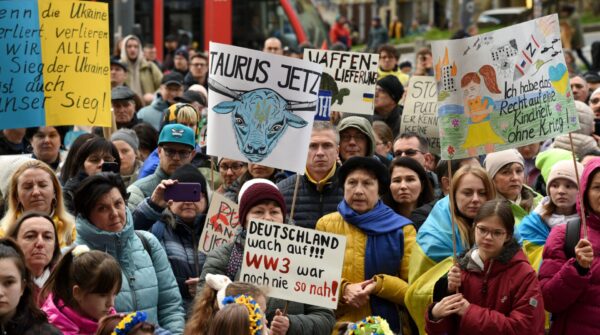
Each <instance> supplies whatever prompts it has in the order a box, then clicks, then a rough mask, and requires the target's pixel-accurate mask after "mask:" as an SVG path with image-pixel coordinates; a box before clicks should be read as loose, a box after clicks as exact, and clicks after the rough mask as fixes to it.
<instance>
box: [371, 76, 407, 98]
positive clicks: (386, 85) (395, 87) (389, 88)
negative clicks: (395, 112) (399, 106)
mask: <svg viewBox="0 0 600 335" xmlns="http://www.w3.org/2000/svg"><path fill="white" fill-rule="evenodd" d="M377 85H378V86H379V87H381V88H382V89H383V90H384V91H385V92H386V93H387V94H389V95H390V97H392V99H393V100H394V101H395V102H396V103H398V102H399V101H400V98H402V94H404V86H402V84H401V83H400V80H398V78H396V76H394V75H387V76H385V77H383V78H381V79H379V81H378V82H377Z"/></svg>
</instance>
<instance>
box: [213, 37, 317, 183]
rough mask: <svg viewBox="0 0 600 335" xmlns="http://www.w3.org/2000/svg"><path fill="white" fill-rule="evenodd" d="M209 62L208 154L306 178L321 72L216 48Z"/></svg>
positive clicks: (246, 51) (296, 62) (309, 66)
mask: <svg viewBox="0 0 600 335" xmlns="http://www.w3.org/2000/svg"><path fill="white" fill-rule="evenodd" d="M209 57H210V60H209V64H210V68H209V74H208V75H209V79H208V85H209V90H208V97H209V98H208V101H209V106H208V111H209V112H208V139H207V153H208V154H209V155H213V156H219V157H227V158H230V159H234V160H240V161H246V162H251V163H259V164H262V165H266V166H270V167H274V168H280V169H285V170H289V171H294V172H296V173H300V174H303V173H304V169H305V165H306V156H307V154H308V144H309V142H310V134H311V131H312V123H313V119H314V117H315V113H316V108H317V95H318V92H319V84H320V82H321V73H322V72H323V71H322V66H321V65H318V64H314V63H311V62H308V61H303V60H299V59H295V58H290V57H284V56H279V55H273V54H269V53H264V52H260V51H256V50H250V49H245V48H239V47H234V46H231V45H225V44H219V43H212V42H211V43H210V55H209ZM290 152H293V153H294V154H293V155H290Z"/></svg>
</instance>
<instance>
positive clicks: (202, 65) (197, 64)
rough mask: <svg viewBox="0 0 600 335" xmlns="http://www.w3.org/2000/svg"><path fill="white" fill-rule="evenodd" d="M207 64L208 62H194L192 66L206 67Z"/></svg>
mask: <svg viewBox="0 0 600 335" xmlns="http://www.w3.org/2000/svg"><path fill="white" fill-rule="evenodd" d="M207 65H208V64H204V63H192V66H195V67H205V66H207Z"/></svg>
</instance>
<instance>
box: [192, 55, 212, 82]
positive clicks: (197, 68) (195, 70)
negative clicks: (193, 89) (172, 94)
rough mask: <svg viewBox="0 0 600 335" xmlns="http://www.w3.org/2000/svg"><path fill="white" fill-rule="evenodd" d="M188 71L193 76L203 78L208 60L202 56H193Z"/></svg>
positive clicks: (206, 70)
mask: <svg viewBox="0 0 600 335" xmlns="http://www.w3.org/2000/svg"><path fill="white" fill-rule="evenodd" d="M190 72H191V73H192V76H194V77H195V78H204V76H206V73H207V72H208V62H207V61H206V59H204V58H202V57H195V58H193V59H192V62H191V64H190Z"/></svg>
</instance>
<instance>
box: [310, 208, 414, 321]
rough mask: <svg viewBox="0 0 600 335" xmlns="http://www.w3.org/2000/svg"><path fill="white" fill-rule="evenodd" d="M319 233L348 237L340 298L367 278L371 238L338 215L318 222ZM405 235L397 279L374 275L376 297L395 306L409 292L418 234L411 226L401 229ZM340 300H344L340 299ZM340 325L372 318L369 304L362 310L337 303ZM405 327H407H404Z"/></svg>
mask: <svg viewBox="0 0 600 335" xmlns="http://www.w3.org/2000/svg"><path fill="white" fill-rule="evenodd" d="M316 230H320V231H326V232H328V233H332V234H339V235H343V236H346V250H345V252H344V260H345V261H344V265H343V267H342V283H341V285H340V295H342V294H343V292H344V289H345V287H346V286H347V285H348V284H351V283H360V282H362V281H364V280H366V279H368V278H365V256H366V252H367V251H366V248H367V239H368V236H367V234H365V233H364V232H363V231H361V230H360V229H359V228H357V227H355V226H353V225H351V224H349V223H347V222H346V221H344V219H343V217H342V215H341V214H340V213H339V212H335V213H331V214H328V215H325V216H324V217H322V218H321V219H319V221H318V222H317V226H316ZM402 232H403V234H404V252H403V257H402V261H401V262H400V268H399V269H398V274H399V275H398V276H394V275H389V274H380V275H377V276H375V278H374V279H375V283H376V286H375V290H374V291H373V293H372V294H373V295H375V296H378V297H380V298H383V299H386V300H388V301H391V302H393V303H395V304H396V305H404V295H405V294H406V291H407V289H408V264H409V259H410V255H411V253H412V250H413V247H414V246H415V239H416V235H417V233H416V231H415V227H414V226H413V225H412V224H407V225H405V226H404V227H402ZM340 300H341V299H340ZM336 315H337V321H338V322H344V321H349V322H355V321H357V320H362V319H363V318H365V317H367V316H369V315H372V313H371V306H370V304H365V305H363V306H362V307H360V308H352V307H350V306H348V305H345V304H342V303H340V304H338V309H337V310H336ZM403 326H405V325H403Z"/></svg>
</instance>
